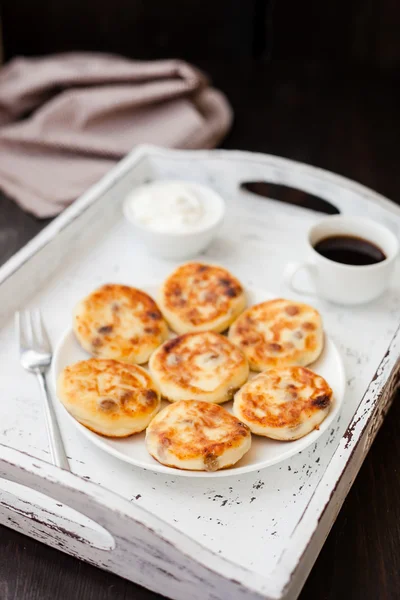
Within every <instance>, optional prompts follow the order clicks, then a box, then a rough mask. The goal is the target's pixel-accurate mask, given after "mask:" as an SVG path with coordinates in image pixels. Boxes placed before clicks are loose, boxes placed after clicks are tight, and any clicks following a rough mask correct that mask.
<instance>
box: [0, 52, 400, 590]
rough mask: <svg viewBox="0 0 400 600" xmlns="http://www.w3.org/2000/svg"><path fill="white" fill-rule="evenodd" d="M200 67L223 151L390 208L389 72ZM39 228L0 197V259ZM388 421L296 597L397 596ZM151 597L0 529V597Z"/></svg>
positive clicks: (398, 558)
mask: <svg viewBox="0 0 400 600" xmlns="http://www.w3.org/2000/svg"><path fill="white" fill-rule="evenodd" d="M204 66H205V67H206V68H208V71H211V73H212V75H213V78H214V81H215V83H216V85H217V86H219V87H220V88H221V89H222V90H224V91H225V92H226V94H227V95H228V97H229V98H230V100H231V102H232V105H233V107H234V110H235V125H234V128H233V130H232V132H231V134H230V135H229V137H228V138H227V139H226V141H225V143H224V147H225V148H241V149H246V150H254V151H260V152H268V153H271V154H276V155H281V156H286V157H289V158H293V159H296V160H300V161H304V162H307V163H311V164H313V165H317V166H319V167H323V168H326V169H329V170H331V171H335V172H337V173H340V174H342V175H345V176H347V177H350V178H352V179H355V180H356V181H360V182H361V183H363V184H365V185H367V186H369V187H371V188H373V189H375V190H377V191H379V192H380V193H382V194H384V195H385V196H387V197H389V198H391V199H392V200H394V201H397V202H399V201H400V153H399V138H400V136H399V133H400V108H399V107H400V84H399V83H400V82H399V78H398V77H397V76H396V75H393V74H390V73H386V74H384V73H379V72H371V71H370V72H363V71H362V70H360V69H358V70H346V69H344V68H343V67H339V66H335V65H324V66H320V65H315V64H310V65H304V64H302V65H293V63H292V64H291V65H286V64H284V63H282V64H279V63H278V64H271V65H262V64H259V65H254V64H246V63H243V64H236V65H234V67H232V66H229V65H226V64H224V65H218V64H214V65H212V67H211V68H210V67H209V65H204ZM44 224H45V223H44V222H43V221H42V222H40V221H37V220H36V219H34V218H33V217H31V216H29V215H26V214H25V213H23V212H22V211H20V210H19V209H18V208H17V207H16V206H15V204H13V203H12V202H11V201H10V200H9V199H7V198H5V197H4V196H1V195H0V261H4V260H6V259H7V258H8V257H9V256H11V254H13V253H14V252H15V251H16V250H17V249H18V248H19V247H20V246H22V245H23V244H24V243H25V242H26V241H27V240H28V239H30V238H31V237H32V236H33V235H35V234H36V233H37V232H38V231H39V230H40V229H41V228H42V227H43V225H44ZM399 422H400V406H399V403H398V402H395V403H394V406H393V407H392V409H391V411H390V412H389V415H388V417H387V419H386V422H385V423H384V425H383V427H382V429H381V431H380V432H379V434H378V437H377V439H376V441H375V443H374V445H373V447H372V449H371V451H370V453H369V455H368V457H367V459H366V461H365V463H364V465H363V467H362V469H361V471H360V474H359V476H358V478H357V480H356V482H355V484H354V485H353V488H352V490H351V491H350V493H349V495H348V497H347V499H346V501H345V503H344V506H343V508H342V511H341V512H340V514H339V516H338V518H337V521H336V523H335V525H334V527H333V529H332V531H331V533H330V535H329V537H328V539H327V542H326V544H325V546H324V548H323V550H322V552H321V554H320V556H319V558H318V559H317V562H316V564H315V566H314V569H313V571H312V572H311V575H310V577H309V579H308V581H307V583H306V585H305V587H304V589H303V592H302V594H301V596H300V598H301V600H310V599H315V600H337V599H338V598H341V599H343V600H399V598H400V469H399V465H400V436H399V434H398V423H399ZM156 598H161V596H158V595H157V594H153V593H152V592H149V591H147V590H144V589H143V588H140V587H138V586H136V585H134V584H132V583H129V582H127V581H124V580H122V579H120V578H118V577H116V576H114V575H110V574H108V573H105V572H102V571H100V570H98V569H96V568H94V567H91V566H89V565H87V564H84V563H82V562H79V561H78V560H76V559H73V558H70V557H69V556H67V555H65V554H61V553H60V552H58V551H56V550H52V549H50V548H48V547H47V546H45V545H43V544H40V543H38V542H35V541H33V540H31V539H29V538H27V537H24V536H22V535H21V534H18V533H15V532H13V531H12V530H9V529H6V528H4V527H0V600H111V599H112V600H128V599H137V600H150V599H156ZM188 600H190V599H188ZM226 600H230V599H226ZM232 600H233V599H232Z"/></svg>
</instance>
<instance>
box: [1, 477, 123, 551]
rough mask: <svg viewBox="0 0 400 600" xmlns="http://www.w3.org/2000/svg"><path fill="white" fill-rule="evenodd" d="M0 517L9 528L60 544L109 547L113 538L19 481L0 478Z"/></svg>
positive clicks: (74, 512)
mask: <svg viewBox="0 0 400 600" xmlns="http://www.w3.org/2000/svg"><path fill="white" fill-rule="evenodd" d="M0 515H1V517H2V518H0V520H1V522H3V523H4V524H6V525H9V526H10V527H11V528H13V529H16V530H18V531H20V532H21V533H24V534H25V535H30V536H33V537H35V538H36V539H38V538H42V541H45V542H46V543H48V544H49V543H51V545H53V546H56V547H60V549H62V547H63V545H68V546H70V545H71V543H73V545H74V546H77V545H80V544H84V545H89V546H91V547H92V548H96V549H97V550H106V551H109V550H113V549H114V548H115V540H114V538H113V537H112V535H111V534H110V533H109V532H108V531H107V530H106V529H104V527H102V526H101V525H99V524H98V523H96V521H93V520H92V519H90V518H89V517H87V516H86V515H83V514H82V513H80V512H78V511H77V510H75V509H73V508H71V507H70V506H68V505H66V504H64V503H62V502H59V501H57V500H55V499H54V498H52V497H50V496H48V495H46V494H43V493H42V492H39V491H37V490H35V489H33V488H31V487H27V486H26V485H23V484H21V483H16V482H15V481H10V480H8V479H3V478H0Z"/></svg>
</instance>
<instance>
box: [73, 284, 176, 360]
mask: <svg viewBox="0 0 400 600" xmlns="http://www.w3.org/2000/svg"><path fill="white" fill-rule="evenodd" d="M73 329H74V332H75V335H76V337H77V339H78V341H79V343H80V344H81V346H82V348H84V350H86V352H89V354H93V355H94V356H98V357H101V358H114V359H115V360H122V361H124V362H128V363H134V364H142V363H145V362H147V361H148V359H149V356H150V354H151V353H152V352H153V351H154V350H155V349H156V348H157V347H158V346H159V345H160V344H162V342H163V341H164V340H165V339H167V335H168V329H167V324H166V323H165V321H164V319H163V317H162V314H161V312H160V310H159V308H158V306H157V304H156V303H155V302H154V300H153V299H152V298H150V296H149V295H148V294H146V293H145V292H142V291H141V290H137V289H135V288H131V287H128V286H127V285H117V284H107V285H103V286H102V287H100V288H99V289H97V290H95V291H94V292H92V293H91V294H89V296H87V297H86V298H84V300H82V301H81V302H79V304H78V305H77V306H76V308H75V311H74V317H73Z"/></svg>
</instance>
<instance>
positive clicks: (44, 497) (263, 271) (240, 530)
mask: <svg viewBox="0 0 400 600" xmlns="http://www.w3.org/2000/svg"><path fill="white" fill-rule="evenodd" d="M161 178H174V179H176V178H185V179H190V180H194V181H198V182H201V183H205V184H206V185H209V186H211V187H213V188H214V189H216V190H217V191H218V192H220V193H221V194H222V195H223V197H224V198H225V200H226V202H227V205H228V216H227V219H226V222H225V224H224V227H223V230H222V231H221V234H220V236H219V238H218V239H217V240H216V241H215V242H214V243H213V245H212V246H211V247H210V248H209V250H208V251H207V252H206V254H205V255H204V259H205V260H208V261H216V262H219V263H222V264H223V265H224V266H226V267H227V268H231V269H232V270H233V271H234V272H235V273H236V274H237V275H238V277H239V278H240V279H241V280H242V281H243V282H244V284H245V285H249V286H251V285H257V286H258V287H262V288H265V289H268V290H270V291H272V292H275V293H276V294H277V295H278V294H279V295H286V296H287V295H288V290H286V289H285V287H284V285H283V283H282V270H283V267H284V265H285V263H286V262H287V261H289V260H293V258H295V259H296V260H297V259H298V258H301V256H302V255H303V254H305V252H306V246H305V241H304V240H305V232H306V231H307V229H308V228H309V226H310V225H311V224H312V223H313V222H315V221H316V220H317V219H319V218H320V217H321V215H319V214H317V213H314V212H311V211H307V210H304V209H302V208H297V207H294V206H290V205H283V204H281V203H277V202H274V201H273V200H266V199H262V198H259V197H256V196H253V195H250V194H248V193H246V192H244V191H241V190H240V189H239V184H240V183H241V182H243V181H245V180H247V181H248V180H265V181H271V182H273V183H282V184H286V185H292V186H295V187H298V188H300V189H303V190H305V191H308V192H311V193H313V194H316V195H319V196H321V197H323V198H326V199H327V200H329V201H330V202H332V203H333V204H334V205H336V206H337V207H338V208H339V209H340V211H341V212H343V213H345V214H355V215H358V214H362V215H366V214H368V215H369V216H370V217H372V218H375V219H376V220H379V221H381V222H383V223H385V224H386V225H388V226H389V227H392V228H393V229H394V230H395V231H396V232H397V233H398V232H399V230H400V209H399V208H398V207H396V206H395V205H394V204H392V203H391V202H389V201H388V200H386V199H385V198H383V197H382V196H379V195H378V194H376V193H374V192H372V191H370V190H368V189H366V188H365V187H363V186H361V185H358V184H356V183H354V182H351V181H349V180H347V179H344V178H342V177H339V176H337V175H333V174H331V173H327V172H325V171H322V170H320V169H316V168H313V167H309V166H306V165H302V164H299V163H294V162H292V161H289V160H285V159H282V158H277V157H273V156H265V155H257V154H250V153H245V152H225V151H212V152H210V151H206V152H187V151H185V152H183V151H167V150H161V149H158V148H154V147H149V146H143V147H141V148H139V149H137V150H135V151H134V152H132V153H131V154H130V155H129V156H128V157H127V158H126V159H124V160H123V161H122V162H121V163H119V165H118V166H117V167H116V168H115V169H113V170H112V171H111V172H110V173H109V174H108V175H107V176H106V177H105V178H104V179H103V180H102V181H100V182H99V183H98V184H97V185H95V186H94V187H93V188H91V189H90V190H89V191H88V192H87V193H86V194H84V196H83V197H82V198H81V199H80V200H78V201H77V202H76V203H75V204H74V205H73V206H72V207H71V208H69V209H68V210H66V211H65V212H64V213H63V214H62V215H61V216H60V217H59V218H58V219H56V220H55V221H53V222H52V223H51V224H50V225H49V226H48V227H47V228H46V229H45V230H44V231H43V232H42V233H41V234H39V235H38V236H37V237H36V238H35V239H34V240H32V241H31V242H30V243H29V244H27V246H25V248H23V249H22V250H21V251H20V252H19V253H18V254H16V255H15V256H14V257H13V258H12V259H11V260H10V261H9V262H8V263H6V264H5V265H4V266H3V267H2V268H1V269H0V390H1V395H2V418H1V421H0V444H1V445H0V476H1V477H3V478H4V479H2V480H0V488H1V491H0V522H1V523H3V524H6V525H8V526H9V527H12V528H14V529H17V530H19V531H22V532H23V533H25V534H27V535H30V536H32V537H34V538H36V539H38V540H41V541H43V542H45V543H47V544H49V545H51V546H54V547H56V548H59V549H61V550H63V551H64V552H67V553H69V554H72V555H74V556H77V557H79V558H82V559H83V560H86V561H88V562H90V563H92V564H95V565H97V566H99V567H101V568H104V569H107V570H109V571H112V572H114V573H117V574H119V575H122V576H123V577H126V578H127V579H130V580H132V581H135V582H137V583H139V584H141V585H144V586H146V587H148V588H150V589H152V590H154V591H157V592H159V593H161V594H163V595H165V596H168V597H170V598H173V599H175V600H187V599H188V598H190V599H193V600H197V599H198V600H206V599H208V600H227V599H228V598H229V600H236V599H246V600H250V599H251V600H253V599H254V600H255V599H261V598H267V599H271V600H272V599H280V600H281V599H293V598H296V597H297V595H298V593H299V592H300V589H301V587H302V585H303V583H304V581H305V579H306V577H307V574H308V572H309V570H310V569H311V567H312V564H313V563H314V561H315V559H316V557H317V555H318V552H319V551H320V549H321V547H322V544H323V542H324V540H325V538H326V536H327V534H328V531H329V529H330V527H331V526H332V524H333V522H334V520H335V518H336V515H337V513H338V511H339V509H340V506H341V504H342V502H343V500H344V498H345V496H346V494H347V492H348V490H349V488H350V486H351V484H352V482H353V480H354V478H355V476H356V474H357V472H358V469H359V467H360V465H361V463H362V461H363V459H364V457H365V455H366V454H367V452H368V450H369V447H370V445H371V443H372V441H373V439H374V437H375V434H376V432H377V430H378V428H379V426H380V424H381V423H382V420H383V418H384V417H385V415H386V412H387V410H388V408H389V406H390V403H391V400H392V399H393V395H394V392H395V388H396V387H397V385H398V383H399V371H400V369H399V367H400V364H399V360H398V359H399V352H400V334H399V332H398V331H397V327H398V323H399V321H400V286H399V284H400V278H399V268H397V271H396V276H395V278H394V281H393V286H392V288H391V289H390V291H389V292H388V293H387V294H386V295H385V296H384V297H382V298H380V299H379V300H377V301H375V302H374V303H372V304H370V305H367V306H361V307H355V308H354V307H353V308H340V307H337V306H334V305H332V304H329V303H327V302H324V301H314V300H313V303H314V304H315V305H316V306H317V308H319V309H320V310H321V312H322V314H323V317H324V322H325V327H326V329H327V331H329V334H330V335H331V336H332V338H333V339H334V341H335V342H336V344H337V345H338V347H339V348H340V349H341V352H342V355H343V358H344V361H345V367H346V373H347V390H346V397H345V400H344V405H343V409H342V412H341V414H340V416H339V418H338V419H337V421H336V422H335V423H334V426H333V427H332V428H331V429H330V430H329V431H328V432H326V433H325V434H324V435H323V436H322V437H321V438H320V439H319V440H318V442H316V443H315V444H314V446H311V447H310V448H309V449H307V450H304V451H303V452H302V453H300V454H298V455H296V456H294V457H292V458H290V459H289V460H287V461H286V462H284V463H282V464H280V465H276V466H273V467H270V468H268V469H265V470H263V471H259V472H257V473H249V474H244V475H242V476H240V477H237V476H232V477H224V478H221V479H215V480H211V479H193V480H189V479H188V478H186V477H184V478H182V477H176V478H174V477H171V476H166V475H165V474H162V473H158V474H157V473H151V472H148V471H144V470H140V469H137V468H135V467H132V466H129V465H127V464H123V463H120V462H119V461H118V460H117V459H114V458H112V457H110V456H107V455H106V454H101V463H100V467H99V461H98V457H99V452H101V451H100V450H99V449H98V448H96V447H94V446H92V445H91V444H90V442H89V441H87V440H86V439H85V438H84V437H83V436H82V435H80V434H79V432H78V431H77V430H76V429H75V427H74V426H73V425H72V424H71V423H70V421H69V420H68V419H67V418H66V416H65V414H64V412H63V411H62V410H61V408H60V407H57V410H58V409H59V410H58V414H59V418H60V425H61V428H62V433H63V436H64V439H65V443H66V448H67V453H68V456H69V457H70V464H71V467H72V470H73V472H74V474H70V473H67V472H65V471H61V470H60V469H57V468H55V467H53V466H51V465H49V464H48V463H47V462H46V461H47V460H48V458H49V453H48V448H47V439H46V432H45V427H44V421H43V418H42V411H41V403H40V397H39V392H38V390H37V388H36V381H35V379H34V377H32V376H31V375H29V374H28V373H26V372H24V371H23V370H22V369H21V368H20V366H19V363H18V360H17V353H16V347H15V341H14V331H13V320H12V317H13V313H14V311H15V310H16V309H17V308H21V307H29V306H40V307H41V309H42V311H43V313H44V316H45V320H46V323H47V326H48V329H49V333H50V336H51V338H52V341H53V343H55V342H56V341H57V340H58V338H59V337H60V335H61V333H62V332H63V330H64V329H65V327H66V325H67V324H68V320H69V319H70V315H71V310H72V307H73V305H74V304H75V302H76V301H77V300H78V299H79V298H81V297H82V296H83V295H84V294H86V293H87V292H89V291H90V290H92V289H93V288H94V287H95V286H98V285H99V284H101V283H104V282H108V281H115V282H125V283H131V284H133V285H136V286H139V287H140V285H141V284H144V283H145V282H147V281H149V277H151V279H152V280H161V279H162V278H163V277H164V276H165V275H166V274H167V273H168V272H170V271H171V269H172V267H173V263H171V262H167V261H161V260H159V259H155V258H151V257H149V256H148V254H147V253H146V251H145V250H144V249H143V248H142V247H141V246H140V245H139V244H138V243H137V242H136V240H135V239H134V238H133V237H132V233H131V229H130V227H129V224H127V223H126V222H125V221H124V220H123V217H122V210H121V204H122V201H123V198H124V196H125V194H126V193H127V192H128V190H130V189H131V188H132V187H133V186H135V185H137V184H141V183H143V182H144V181H147V180H154V179H161ZM397 267H399V265H397ZM76 511H78V512H76Z"/></svg>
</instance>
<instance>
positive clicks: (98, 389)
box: [57, 358, 160, 437]
mask: <svg viewBox="0 0 400 600" xmlns="http://www.w3.org/2000/svg"><path fill="white" fill-rule="evenodd" d="M57 396H58V398H59V399H60V400H61V402H62V403H63V405H64V406H65V408H66V409H67V411H68V412H69V413H70V414H71V415H72V416H73V417H74V418H75V419H76V420H77V421H79V423H82V425H85V427H87V428H88V429H91V430H92V431H94V432H96V433H100V434H101V435H105V436H108V437H126V436H128V435H132V434H133V433H137V432H138V431H143V429H145V428H146V427H147V425H148V424H149V423H150V421H151V419H152V418H153V417H154V415H155V414H156V413H157V411H158V410H159V408H160V395H159V392H158V390H157V388H156V386H155V385H154V383H153V381H152V379H151V377H150V375H149V374H148V373H147V372H146V371H145V370H144V369H142V368H141V367H138V366H137V365H129V364H127V363H121V362H118V361H116V360H105V359H99V358H91V359H89V360H83V361H81V362H78V363H75V364H74V365H70V366H68V367H66V368H65V369H64V370H63V371H62V372H61V374H60V376H59V378H58V382H57Z"/></svg>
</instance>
